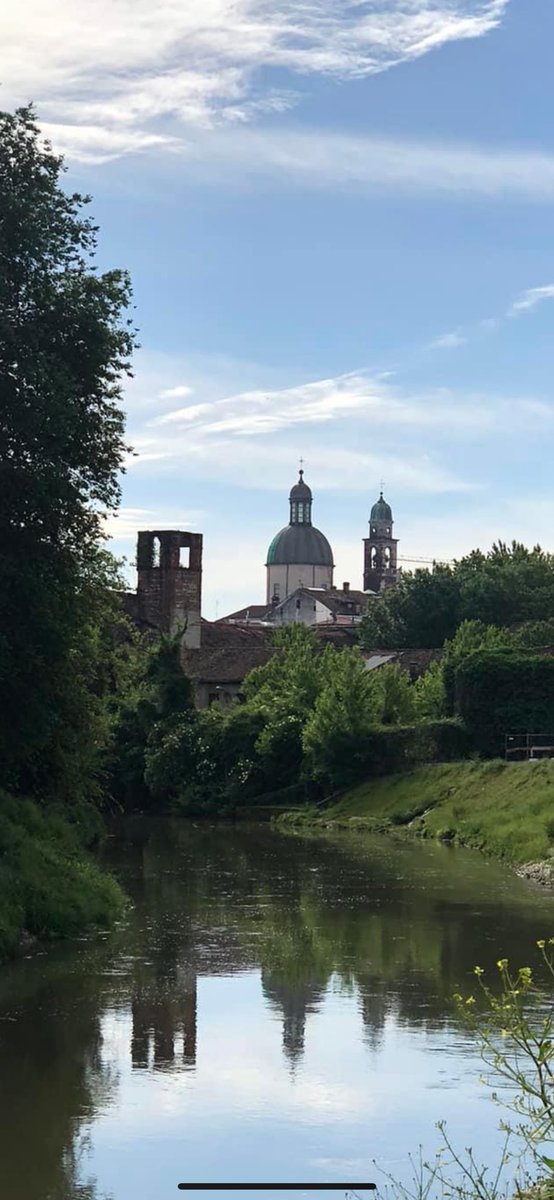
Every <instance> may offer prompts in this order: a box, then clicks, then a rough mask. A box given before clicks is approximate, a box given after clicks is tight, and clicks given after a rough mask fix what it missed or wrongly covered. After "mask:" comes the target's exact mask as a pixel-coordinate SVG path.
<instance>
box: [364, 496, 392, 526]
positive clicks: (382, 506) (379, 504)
mask: <svg viewBox="0 0 554 1200" xmlns="http://www.w3.org/2000/svg"><path fill="white" fill-rule="evenodd" d="M369 519H370V521H392V509H391V506H390V504H387V502H386V500H383V493H382V492H381V495H380V496H379V499H378V500H377V501H376V502H375V504H374V505H373V508H372V510H371V516H370V518H369Z"/></svg>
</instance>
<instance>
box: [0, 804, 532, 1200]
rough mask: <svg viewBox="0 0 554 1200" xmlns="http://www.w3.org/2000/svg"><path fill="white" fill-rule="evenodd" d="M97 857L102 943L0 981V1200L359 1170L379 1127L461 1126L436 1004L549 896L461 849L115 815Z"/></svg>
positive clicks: (462, 1115) (516, 935) (487, 1122)
mask: <svg viewBox="0 0 554 1200" xmlns="http://www.w3.org/2000/svg"><path fill="white" fill-rule="evenodd" d="M106 857H107V860H108V862H109V863H110V864H111V865H112V866H113V867H114V869H115V870H116V871H117V872H118V874H119V875H120V877H121V878H122V881H123V883H124V885H125V886H126V888H127V889H128V891H129V892H130V894H131V896H132V898H133V902H134V907H133V910H132V912H131V913H130V916H129V919H128V921H127V922H126V924H125V927H124V928H122V929H121V930H120V931H118V932H117V933H116V934H115V935H113V936H112V937H110V938H108V939H105V940H100V939H95V940H92V941H84V942H82V943H79V944H74V945H72V946H65V947H61V948H57V949H54V950H52V951H51V952H50V953H49V954H48V955H47V956H42V957H37V958H32V959H29V960H26V961H24V962H22V963H19V964H16V965H14V966H13V967H11V968H9V969H7V970H6V971H5V972H4V974H3V977H2V980H1V981H0V1072H1V1077H2V1078H1V1089H0V1117H1V1120H0V1171H1V1172H2V1173H3V1175H4V1180H3V1184H2V1188H1V1189H0V1195H1V1196H4V1195H6V1197H8V1196H9V1197H10V1200H39V1198H40V1200H61V1197H62V1196H63V1197H64V1198H66V1200H72V1198H75V1200H76V1198H77V1197H79V1200H104V1198H105V1197H113V1200H127V1197H131V1196H133V1197H138V1198H139V1200H140V1198H141V1197H144V1198H146V1197H147V1196H148V1197H150V1196H152V1195H153V1194H154V1188H155V1189H156V1190H155V1194H156V1195H159V1196H163V1195H166V1194H167V1195H172V1194H174V1192H175V1186H176V1182H177V1180H178V1179H179V1178H182V1177H183V1174H184V1173H187V1172H186V1171H185V1166H188V1167H189V1168H190V1170H189V1171H188V1173H189V1174H190V1173H191V1171H192V1174H196V1175H197V1176H198V1177H199V1178H200V1177H206V1176H209V1175H213V1174H214V1168H217V1170H216V1172H215V1173H216V1177H217V1176H218V1175H219V1176H221V1177H224V1176H225V1175H226V1174H227V1175H228V1176H229V1177H235V1178H236V1177H241V1176H242V1177H243V1178H247V1177H249V1176H250V1177H252V1176H256V1175H258V1176H259V1175H260V1174H261V1175H262V1176H265V1177H267V1176H268V1175H272V1174H273V1175H274V1176H275V1177H277V1178H286V1177H287V1176H288V1177H290V1175H291V1174H296V1175H300V1177H309V1176H310V1175H311V1176H313V1177H314V1178H324V1177H333V1176H334V1177H335V1178H336V1177H337V1176H338V1177H340V1176H341V1175H342V1174H344V1171H345V1169H347V1174H348V1173H349V1172H350V1174H354V1175H356V1174H359V1173H360V1168H361V1167H363V1168H366V1169H367V1168H369V1169H370V1174H371V1158H372V1157H373V1154H375V1153H376V1150H377V1147H379V1152H380V1153H382V1154H385V1156H386V1155H387V1154H388V1155H389V1158H390V1155H394V1154H397V1153H398V1151H397V1145H398V1141H399V1131H400V1130H401V1141H402V1145H403V1147H404V1148H405V1149H406V1151H407V1150H408V1149H410V1148H413V1147H415V1146H417V1144H418V1142H419V1140H421V1138H422V1136H423V1134H424V1132H425V1125H426V1123H427V1126H428V1128H429V1129H431V1128H432V1123H433V1121H434V1120H436V1119H438V1118H439V1117H441V1116H444V1115H450V1117H451V1119H453V1120H454V1121H456V1123H457V1125H458V1126H459V1127H460V1129H461V1130H462V1131H463V1126H464V1122H466V1124H467V1125H468V1128H469V1127H471V1122H472V1120H473V1112H472V1106H473V1104H474V1103H475V1096H476V1095H477V1092H478V1085H477V1081H476V1070H477V1062H476V1060H475V1057H474V1056H472V1055H473V1048H472V1046H471V1044H470V1043H469V1042H468V1039H467V1037H466V1035H465V1034H464V1032H463V1031H462V1030H460V1029H458V1028H457V1027H456V1022H455V1019H454V1017H453V1015H452V1010H451V1001H450V997H451V995H452V992H453V991H454V990H455V989H456V988H457V987H458V986H459V985H460V984H462V985H464V984H465V983H467V980H468V979H469V977H470V973H471V970H472V967H473V965H474V964H475V963H476V962H482V961H484V960H489V961H490V960H491V959H494V958H496V957H498V955H499V954H501V955H504V954H507V955H509V956H511V957H512V958H514V959H517V960H518V961H521V962H523V961H527V959H528V957H529V949H530V946H531V945H532V944H533V942H534V940H535V938H536V937H538V936H540V935H541V934H542V935H544V934H548V933H549V932H550V931H551V929H552V926H553V925H554V919H553V918H554V903H553V900H552V899H551V897H550V896H548V895H546V894H545V893H542V892H540V891H534V890H532V889H530V888H529V887H528V886H527V885H524V884H523V883H520V882H519V881H518V880H516V879H515V878H514V877H513V876H512V875H511V874H509V873H508V872H505V871H504V870H502V869H501V868H500V867H496V866H494V865H491V864H485V863H484V862H483V860H482V859H480V858H479V857H477V856H473V855H471V854H469V853H463V852H462V853H460V852H456V851H453V850H446V849H444V848H442V847H434V846H415V845H406V844H395V843H394V842H392V841H390V840H386V839H382V840H379V839H371V840H369V839H366V838H362V839H360V838H359V837H356V836H352V835H344V836H341V837H338V838H337V837H329V838H327V839H323V840H322V839H311V838H300V839H290V838H286V837H284V836H280V835H278V834H275V833H273V834H272V833H271V832H270V831H269V830H268V829H267V828H264V827H241V826H237V827H233V826H223V825H222V826H218V827H212V828H210V827H207V826H201V827H199V828H194V827H193V826H192V825H191V824H189V823H185V822H182V823H179V822H170V821H158V822H156V821H149V820H142V819H138V818H137V819H134V820H131V821H128V822H126V823H125V824H124V825H122V826H121V827H120V828H118V829H116V830H115V832H114V836H113V837H112V839H111V840H110V842H109V845H108V849H107V852H106ZM408 1082H409V1086H407V1083H408ZM437 1091H438V1092H440V1099H438V1098H437V1095H436V1093H437ZM478 1102H479V1103H481V1102H482V1101H481V1100H479V1101H478ZM483 1103H485V1102H484V1101H483ZM445 1109H447V1110H448V1111H447V1112H446V1113H445ZM483 1111H484V1110H483ZM496 1119H497V1118H496V1117H495V1116H494V1115H493V1114H492V1113H489V1112H488V1110H487V1116H486V1117H483V1129H484V1130H485V1133H486V1134H487V1136H489V1135H490V1131H491V1130H492V1128H493V1127H494V1125H495V1123H496ZM214 1129H217V1139H215V1140H214ZM29 1142H31V1143H32V1153H31V1154H29ZM395 1147H396V1148H395ZM193 1167H194V1168H195V1170H192V1168H193ZM362 1173H363V1172H362Z"/></svg>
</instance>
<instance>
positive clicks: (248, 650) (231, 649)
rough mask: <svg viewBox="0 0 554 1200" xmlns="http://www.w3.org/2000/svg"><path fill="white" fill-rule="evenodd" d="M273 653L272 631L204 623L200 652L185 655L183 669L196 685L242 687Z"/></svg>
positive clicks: (194, 651)
mask: <svg viewBox="0 0 554 1200" xmlns="http://www.w3.org/2000/svg"><path fill="white" fill-rule="evenodd" d="M274 652H275V651H274V646H273V641H272V632H271V630H266V629H260V628H259V627H258V628H256V627H255V626H254V627H252V626H244V625H225V624H224V623H221V622H219V621H218V622H211V621H203V622H202V641H201V645H200V648H199V649H198V650H185V651H184V654H183V666H184V668H185V671H186V672H187V675H189V676H190V678H191V679H193V680H195V681H196V682H198V683H201V682H202V683H241V682H242V680H243V679H244V677H245V675H248V672H249V671H252V670H253V669H254V667H260V666H262V665H263V663H266V662H267V661H268V659H269V658H271V655H272V654H273V653H274Z"/></svg>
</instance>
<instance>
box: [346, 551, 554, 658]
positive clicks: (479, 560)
mask: <svg viewBox="0 0 554 1200" xmlns="http://www.w3.org/2000/svg"><path fill="white" fill-rule="evenodd" d="M553 613H554V556H553V555H552V554H548V553H546V552H545V551H544V550H542V549H541V547H540V546H535V547H534V548H533V549H528V548H527V547H526V546H523V545H521V543H519V542H512V544H511V545H510V546H508V545H506V544H505V543H503V542H499V543H498V544H495V545H493V547H492V549H491V550H489V551H488V552H487V553H484V552H483V551H481V550H474V551H472V553H471V554H468V555H466V556H465V558H462V559H460V560H459V561H457V562H454V563H453V564H452V565H441V564H439V565H437V566H436V567H435V568H434V569H433V570H432V571H424V570H418V571H415V572H413V573H407V574H405V575H403V576H402V578H401V581H400V583H399V584H398V586H397V587H394V588H390V589H389V590H388V591H386V592H385V593H383V595H382V596H379V597H378V598H377V599H376V600H374V601H372V602H371V604H370V606H369V610H368V613H367V615H366V616H365V618H364V620H363V622H362V626H361V631H360V637H361V642H362V645H364V646H366V647H370V648H372V647H387V648H391V649H392V648H401V647H412V648H414V649H416V648H432V647H437V646H442V645H443V644H444V642H445V641H446V640H447V639H451V638H453V637H454V635H455V633H456V630H457V629H458V627H459V626H460V625H461V624H462V622H463V621H475V620H476V621H481V622H483V623H484V624H486V625H494V626H497V627H509V626H516V625H518V624H520V623H522V622H536V621H545V620H548V619H551V618H552V614H553Z"/></svg>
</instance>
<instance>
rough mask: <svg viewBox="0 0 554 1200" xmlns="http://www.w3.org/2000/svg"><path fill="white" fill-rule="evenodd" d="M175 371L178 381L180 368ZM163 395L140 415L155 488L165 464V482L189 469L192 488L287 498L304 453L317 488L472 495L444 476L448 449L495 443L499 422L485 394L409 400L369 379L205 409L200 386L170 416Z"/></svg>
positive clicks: (139, 454)
mask: <svg viewBox="0 0 554 1200" xmlns="http://www.w3.org/2000/svg"><path fill="white" fill-rule="evenodd" d="M146 366H148V364H146ZM174 369H175V374H176V376H177V378H178V377H179V374H181V369H180V367H179V364H178V363H175V364H174ZM260 373H262V374H263V372H261V369H260ZM181 377H182V375H181ZM165 381H166V385H167V386H165V387H164V389H163V391H164V394H165V395H167V394H168V393H169V394H171V392H172V391H173V390H174V389H178V388H179V385H178V384H177V383H175V385H172V384H171V380H170V376H169V373H168V372H167V371H166V373H165ZM159 391H160V389H159V388H158V389H157V390H156V392H155V393H153V395H152V399H151V402H150V405H149V406H147V407H142V408H140V407H136V408H135V409H134V410H133V413H132V420H131V428H130V440H131V442H132V444H133V445H134V447H135V450H136V457H135V458H134V459H133V460H132V461H131V463H130V464H129V466H130V468H132V470H133V473H134V472H136V471H137V470H138V471H140V472H141V475H142V477H143V478H146V476H150V475H152V473H154V475H155V474H157V473H159V471H160V467H161V464H162V463H163V472H164V480H166V481H167V479H168V478H171V477H172V476H173V475H175V474H178V473H181V472H182V471H183V470H184V469H186V472H187V478H189V479H191V478H195V479H203V480H205V481H208V480H214V479H215V480H217V482H218V484H225V483H227V484H232V485H233V486H237V485H238V486H240V487H246V488H258V489H259V488H260V486H261V485H262V481H263V487H264V489H266V490H271V489H274V488H276V489H281V488H282V486H283V478H284V477H285V476H286V477H287V478H288V474H289V473H290V471H291V469H293V465H294V463H295V461H296V460H297V459H298V456H299V454H300V453H304V454H305V456H306V457H307V458H308V461H309V466H310V481H311V482H313V483H315V484H316V486H318V487H324V488H328V489H337V488H340V489H342V490H345V491H349V490H354V491H356V490H364V489H365V488H366V487H367V480H368V479H372V478H373V479H375V480H376V481H378V480H379V478H380V477H381V475H383V473H384V474H385V476H386V478H387V481H388V482H389V483H390V484H391V486H394V487H396V488H397V489H402V490H410V491H413V492H418V493H421V492H423V493H431V494H438V493H441V492H448V491H460V490H462V491H463V490H465V489H466V488H467V487H468V486H472V485H468V483H467V481H466V480H464V479H463V478H460V477H459V475H458V474H457V473H456V472H453V471H451V470H448V469H446V468H445V466H444V465H443V463H442V461H441V460H442V450H441V444H446V443H448V442H449V441H450V440H451V438H452V436H453V435H455V436H456V438H458V437H463V438H467V439H470V440H471V439H474V438H475V437H476V436H481V437H482V436H486V434H487V432H490V431H492V430H493V429H494V428H495V424H496V420H497V413H496V408H495V406H494V405H493V404H491V403H490V402H489V401H487V399H486V398H484V397H482V396H479V395H478V394H475V395H465V396H463V395H456V394H454V393H452V392H449V391H448V390H447V389H436V390H434V391H431V392H429V393H427V394H421V393H418V392H413V393H409V392H407V391H403V390H402V388H401V387H399V386H397V385H396V383H393V382H392V381H391V380H389V379H387V378H383V375H382V373H379V374H377V375H372V374H371V373H369V372H367V371H362V372H357V373H353V374H346V375H341V376H337V377H333V378H327V379H318V380H310V381H308V382H303V383H300V384H296V385H294V386H291V387H281V388H274V387H273V388H271V387H270V388H267V389H263V388H261V387H257V388H255V389H251V390H248V391H244V392H232V393H230V394H227V395H225V393H223V395H221V390H220V395H219V397H218V398H209V399H206V400H204V399H203V395H205V394H208V396H209V395H210V392H211V391H212V388H211V387H210V385H209V384H208V385H206V387H205V388H202V387H199V386H198V385H195V389H194V391H195V402H194V403H192V402H191V403H190V404H188V405H187V404H186V403H185V404H184V405H183V404H181V405H179V406H178V407H174V406H170V407H168V408H167V409H166V411H165V412H162V413H161V414H160V413H159V411H158V400H157V399H156V396H157V395H159ZM196 397H198V401H199V402H196ZM364 431H365V432H364Z"/></svg>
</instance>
